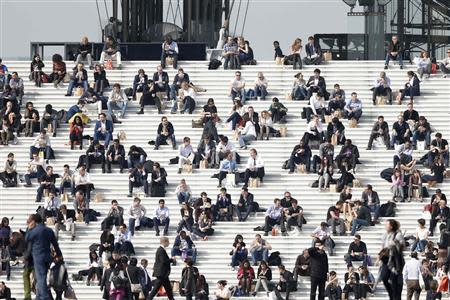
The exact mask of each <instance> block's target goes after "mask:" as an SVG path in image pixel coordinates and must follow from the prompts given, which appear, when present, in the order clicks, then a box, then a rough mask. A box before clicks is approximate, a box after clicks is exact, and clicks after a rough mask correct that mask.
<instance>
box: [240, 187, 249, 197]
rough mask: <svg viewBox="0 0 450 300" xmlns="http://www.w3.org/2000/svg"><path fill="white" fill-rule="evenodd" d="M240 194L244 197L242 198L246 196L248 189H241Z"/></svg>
mask: <svg viewBox="0 0 450 300" xmlns="http://www.w3.org/2000/svg"><path fill="white" fill-rule="evenodd" d="M241 194H242V195H244V196H247V195H248V188H247V187H243V188H242V189H241Z"/></svg>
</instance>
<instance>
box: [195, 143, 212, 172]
mask: <svg viewBox="0 0 450 300" xmlns="http://www.w3.org/2000/svg"><path fill="white" fill-rule="evenodd" d="M195 156H196V158H195V162H194V165H195V168H198V167H199V165H200V162H201V161H202V160H206V161H207V162H208V165H211V166H214V165H215V163H216V161H215V159H216V143H215V142H214V140H213V139H211V138H210V137H209V135H203V138H202V139H201V140H200V143H199V144H198V146H197V153H195Z"/></svg>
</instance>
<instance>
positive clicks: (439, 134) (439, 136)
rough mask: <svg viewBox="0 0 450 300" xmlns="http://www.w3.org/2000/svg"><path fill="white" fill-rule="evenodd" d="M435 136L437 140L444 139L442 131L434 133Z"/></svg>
mask: <svg viewBox="0 0 450 300" xmlns="http://www.w3.org/2000/svg"><path fill="white" fill-rule="evenodd" d="M434 137H435V138H436V140H437V141H439V142H440V141H441V140H442V133H440V132H438V133H436V134H435V135H434Z"/></svg>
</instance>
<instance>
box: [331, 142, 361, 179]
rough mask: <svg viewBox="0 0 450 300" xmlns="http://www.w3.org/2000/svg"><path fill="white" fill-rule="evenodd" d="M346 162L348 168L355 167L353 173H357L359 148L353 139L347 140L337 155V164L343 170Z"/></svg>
mask: <svg viewBox="0 0 450 300" xmlns="http://www.w3.org/2000/svg"><path fill="white" fill-rule="evenodd" d="M344 163H346V170H351V169H353V173H355V168H356V164H358V163H359V150H358V147H357V146H356V145H353V144H352V140H351V139H347V140H345V144H344V146H342V148H341V151H340V152H339V155H337V156H336V164H337V166H338V169H339V170H341V171H342V169H343V168H344Z"/></svg>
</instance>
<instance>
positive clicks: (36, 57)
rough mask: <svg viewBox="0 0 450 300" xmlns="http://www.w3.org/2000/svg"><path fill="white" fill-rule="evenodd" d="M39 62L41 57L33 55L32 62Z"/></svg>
mask: <svg viewBox="0 0 450 300" xmlns="http://www.w3.org/2000/svg"><path fill="white" fill-rule="evenodd" d="M40 60H41V56H40V55H39V54H35V55H34V56H33V61H35V62H37V61H40Z"/></svg>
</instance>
